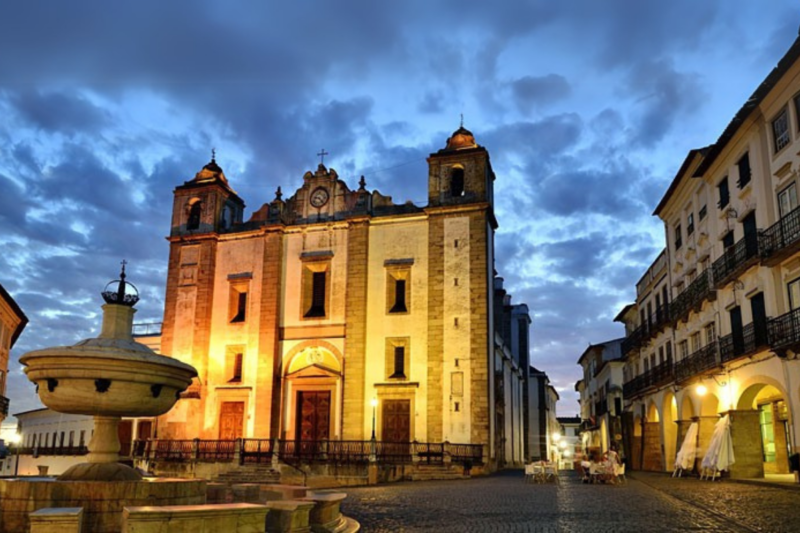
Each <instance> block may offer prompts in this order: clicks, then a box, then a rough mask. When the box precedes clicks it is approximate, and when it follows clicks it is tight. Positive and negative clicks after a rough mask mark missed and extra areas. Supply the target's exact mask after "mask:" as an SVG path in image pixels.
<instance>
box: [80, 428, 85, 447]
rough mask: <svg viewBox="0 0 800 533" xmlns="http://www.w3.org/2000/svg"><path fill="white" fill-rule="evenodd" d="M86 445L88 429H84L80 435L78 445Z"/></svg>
mask: <svg viewBox="0 0 800 533" xmlns="http://www.w3.org/2000/svg"><path fill="white" fill-rule="evenodd" d="M85 445H86V430H85V429H82V430H81V434H80V437H79V440H78V446H80V447H81V448H83V447H84V446H85Z"/></svg>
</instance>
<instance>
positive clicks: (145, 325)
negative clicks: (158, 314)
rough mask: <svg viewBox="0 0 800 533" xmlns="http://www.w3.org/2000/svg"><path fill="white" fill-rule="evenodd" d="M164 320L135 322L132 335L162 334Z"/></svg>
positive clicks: (153, 335) (149, 335)
mask: <svg viewBox="0 0 800 533" xmlns="http://www.w3.org/2000/svg"><path fill="white" fill-rule="evenodd" d="M162 325H163V322H139V323H136V324H133V327H132V328H131V335H132V336H134V337H151V336H152V337H155V336H158V335H161V327H162Z"/></svg>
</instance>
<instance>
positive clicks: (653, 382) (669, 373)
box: [598, 361, 674, 415]
mask: <svg viewBox="0 0 800 533" xmlns="http://www.w3.org/2000/svg"><path fill="white" fill-rule="evenodd" d="M673 378H674V365H673V364H672V361H664V362H663V363H661V364H658V365H656V366H654V367H653V368H651V369H650V370H648V371H647V372H645V373H643V374H640V375H638V376H636V377H634V378H633V379H631V380H629V381H627V382H626V383H623V384H622V395H623V396H626V397H631V396H636V395H637V394H639V393H640V392H642V391H644V390H646V389H649V388H650V387H659V386H661V385H664V384H666V383H669V382H670V381H672V379H673ZM599 414H601V413H598V415H599Z"/></svg>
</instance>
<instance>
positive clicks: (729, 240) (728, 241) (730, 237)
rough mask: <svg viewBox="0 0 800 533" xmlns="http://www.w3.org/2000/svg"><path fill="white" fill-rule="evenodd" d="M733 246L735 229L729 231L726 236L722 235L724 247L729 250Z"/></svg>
mask: <svg viewBox="0 0 800 533" xmlns="http://www.w3.org/2000/svg"><path fill="white" fill-rule="evenodd" d="M731 246H733V230H731V231H729V232H728V233H726V234H725V236H724V237H722V248H723V249H724V250H727V249H728V248H730V247H731Z"/></svg>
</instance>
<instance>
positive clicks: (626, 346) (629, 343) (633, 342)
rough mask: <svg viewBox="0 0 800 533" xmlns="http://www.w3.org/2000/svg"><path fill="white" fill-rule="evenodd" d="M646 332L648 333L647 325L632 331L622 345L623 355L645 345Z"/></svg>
mask: <svg viewBox="0 0 800 533" xmlns="http://www.w3.org/2000/svg"><path fill="white" fill-rule="evenodd" d="M646 331H647V325H646V324H642V325H641V326H639V327H638V328H636V329H635V330H633V331H631V334H630V335H628V336H627V337H625V339H624V340H623V341H622V345H621V348H622V355H625V354H627V353H629V352H631V351H633V350H636V349H638V348H641V347H642V344H643V343H644V338H645V335H646Z"/></svg>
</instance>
